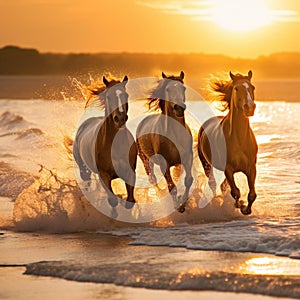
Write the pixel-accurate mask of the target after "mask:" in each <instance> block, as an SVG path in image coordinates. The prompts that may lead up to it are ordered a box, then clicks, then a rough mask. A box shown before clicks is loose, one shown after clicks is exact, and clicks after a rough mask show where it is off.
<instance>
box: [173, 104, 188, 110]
mask: <svg viewBox="0 0 300 300" xmlns="http://www.w3.org/2000/svg"><path fill="white" fill-rule="evenodd" d="M174 109H175V110H181V109H182V110H185V109H186V105H185V104H181V105H178V104H175V105H174Z"/></svg>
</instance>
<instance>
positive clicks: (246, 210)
mask: <svg viewBox="0 0 300 300" xmlns="http://www.w3.org/2000/svg"><path fill="white" fill-rule="evenodd" d="M251 212H252V211H251V208H250V207H248V206H242V207H241V213H242V214H243V215H245V216H247V215H250V214H251Z"/></svg>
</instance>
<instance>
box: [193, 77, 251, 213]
mask: <svg viewBox="0 0 300 300" xmlns="http://www.w3.org/2000/svg"><path fill="white" fill-rule="evenodd" d="M230 77H231V80H230V81H216V82H215V83H214V90H215V91H217V92H220V93H221V94H222V95H223V98H222V100H223V101H224V103H225V104H226V107H227V108H228V109H229V112H228V114H227V115H226V116H225V117H213V118H210V119H208V120H207V121H206V122H205V123H204V124H203V125H202V127H201V128H200V130H199V134H198V154H199V158H200V160H201V163H202V165H203V168H204V171H205V174H206V176H207V177H208V178H209V186H210V187H211V189H212V191H213V192H214V193H215V190H216V182H215V179H214V176H213V172H212V166H213V167H215V168H216V169H218V170H221V171H224V172H225V177H226V180H227V182H228V184H229V186H230V188H231V195H232V197H233V198H234V199H235V201H236V202H235V206H236V207H237V208H240V209H241V212H242V213H243V214H245V215H248V214H251V207H252V204H253V202H254V201H255V199H256V192H255V186H254V184H255V177H256V156H257V143H256V139H255V136H254V133H253V131H252V129H251V127H250V124H249V117H250V116H253V115H254V111H255V107H256V105H255V103H254V86H253V85H252V83H251V78H252V71H249V72H248V75H247V76H243V75H241V74H236V75H233V74H232V73H231V72H230ZM236 172H243V173H244V174H245V175H246V176H247V180H248V186H249V193H248V205H247V206H245V205H241V204H240V202H239V199H240V196H241V194H240V190H239V189H238V187H237V186H236V184H235V182H234V173H236Z"/></svg>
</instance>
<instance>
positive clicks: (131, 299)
mask: <svg viewBox="0 0 300 300" xmlns="http://www.w3.org/2000/svg"><path fill="white" fill-rule="evenodd" d="M1 233H2V235H1V236H0V253H1V258H0V286H1V292H0V298H1V299H31V300H33V299H72V300H74V299H102V300H105V299H111V300H114V299H124V300H127V299H128V300H135V299H153V298H154V297H159V299H175V300H177V299H178V300H181V299H191V300H193V299H200V298H201V299H220V300H223V299H233V300H235V299H243V300H252V299H266V300H268V299H276V298H274V297H269V296H261V295H251V294H243V293H229V292H215V291H167V290H157V289H154V290H153V289H145V288H132V287H124V286H118V285H115V284H103V283H91V282H77V281H69V280H65V279H59V278H53V277H43V276H33V275H25V274H23V273H24V272H25V271H26V265H27V264H30V263H33V262H40V261H48V262H50V263H51V262H57V261H65V262H69V263H72V262H76V263H80V264H83V265H88V264H91V265H94V264H95V265H97V264H98V265H99V266H100V265H102V264H107V263H111V264H113V263H116V262H117V263H121V264H123V266H124V265H126V264H127V265H128V266H129V268H128V269H129V271H131V272H133V270H130V265H131V264H137V263H141V264H143V265H144V271H145V272H146V273H147V272H148V270H147V269H148V266H151V265H155V266H156V268H158V272H159V269H160V268H161V271H162V272H163V271H165V270H164V269H163V268H165V266H166V263H169V268H170V270H171V272H173V269H174V270H176V269H178V268H179V269H180V268H182V269H187V270H191V269H195V268H196V267H197V268H199V269H201V270H205V271H206V272H215V271H226V270H227V271H229V270H232V271H238V270H241V269H240V268H241V266H243V264H244V263H245V261H248V260H249V258H265V257H267V256H268V255H262V254H251V253H231V252H218V251H192V250H186V249H182V248H170V247H153V246H151V247H147V246H134V245H128V243H129V242H130V241H131V239H130V238H128V237H116V236H112V235H106V234H96V233H76V234H62V235H58V234H45V233H16V232H13V231H2V232H1ZM270 257H272V256H270ZM273 258H274V257H273ZM275 258H276V257H275ZM276 260H277V262H278V266H279V265H280V262H281V268H282V265H284V264H282V262H283V263H284V261H285V260H287V261H291V260H290V259H287V258H280V257H278V258H276ZM174 261H176V263H174ZM295 262H297V261H295ZM274 268H276V264H275V265H274ZM286 268H287V269H289V272H290V274H292V273H293V270H291V268H290V265H289V266H287V267H286ZM297 269H298V267H297V265H295V270H294V272H297ZM283 271H284V270H283ZM108 273H109V272H108ZM112 281H113V279H112Z"/></svg>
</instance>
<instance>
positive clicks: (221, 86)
mask: <svg viewBox="0 0 300 300" xmlns="http://www.w3.org/2000/svg"><path fill="white" fill-rule="evenodd" d="M235 76H236V77H237V79H238V80H240V79H247V78H248V77H247V76H243V75H241V74H236V75H235ZM210 86H211V88H212V90H213V91H214V92H217V93H219V94H220V95H219V99H218V100H219V101H221V102H222V105H223V109H222V110H223V111H225V110H227V109H230V102H231V95H232V88H233V81H232V80H221V79H217V80H214V81H212V82H211V84H210Z"/></svg>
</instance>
